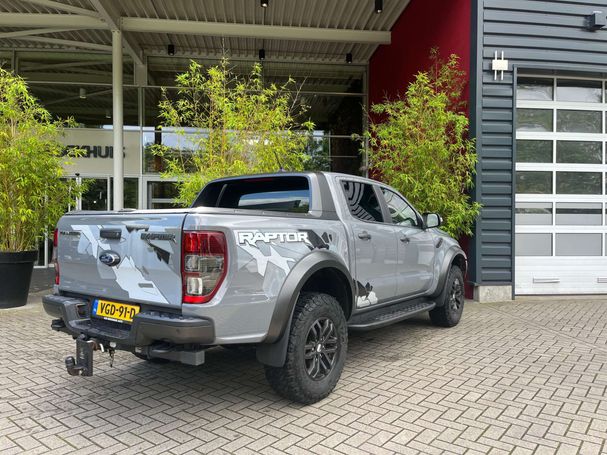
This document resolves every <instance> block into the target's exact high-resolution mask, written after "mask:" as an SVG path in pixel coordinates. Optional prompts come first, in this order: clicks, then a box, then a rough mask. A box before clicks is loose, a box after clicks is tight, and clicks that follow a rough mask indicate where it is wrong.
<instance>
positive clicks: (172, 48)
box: [167, 44, 175, 55]
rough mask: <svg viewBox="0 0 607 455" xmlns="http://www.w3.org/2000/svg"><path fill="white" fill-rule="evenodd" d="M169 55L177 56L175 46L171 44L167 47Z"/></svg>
mask: <svg viewBox="0 0 607 455" xmlns="http://www.w3.org/2000/svg"><path fill="white" fill-rule="evenodd" d="M167 54H169V55H175V45H174V44H169V45H168V46H167Z"/></svg>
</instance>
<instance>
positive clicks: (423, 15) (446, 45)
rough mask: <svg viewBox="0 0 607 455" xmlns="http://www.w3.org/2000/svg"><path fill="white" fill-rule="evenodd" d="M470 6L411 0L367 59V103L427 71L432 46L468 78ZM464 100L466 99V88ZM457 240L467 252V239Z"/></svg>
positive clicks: (448, 0) (462, 0) (466, 0)
mask: <svg viewBox="0 0 607 455" xmlns="http://www.w3.org/2000/svg"><path fill="white" fill-rule="evenodd" d="M389 1H390V0H389ZM391 1H402V0H391ZM471 4H472V0H411V1H410V3H409V5H407V7H406V8H405V11H404V12H403V14H402V15H401V17H400V18H399V19H398V20H397V21H396V24H394V27H393V28H392V43H391V44H388V45H383V46H380V47H379V48H378V49H377V51H375V54H373V57H371V61H370V62H369V103H370V104H373V103H379V102H381V101H383V100H384V98H385V97H386V96H387V97H388V98H391V99H392V98H395V97H396V96H397V95H398V94H402V93H404V92H405V90H406V88H407V85H408V84H409V82H411V81H412V80H413V79H414V77H415V74H417V73H418V72H420V71H425V70H427V69H428V68H429V66H430V59H429V55H430V49H432V48H433V47H438V48H439V51H440V55H441V57H443V58H447V57H448V56H449V55H450V54H457V55H458V56H459V57H460V67H461V69H462V70H465V71H466V73H467V74H468V77H469V74H470V37H471V35H472V24H471V14H472V11H471V7H472V6H471ZM464 98H465V99H466V100H468V99H469V93H468V85H467V86H466V88H465V92H464ZM459 240H460V243H461V245H462V247H463V248H464V250H465V251H468V247H469V239H468V238H467V237H463V238H461V239H459ZM472 291H473V288H472V286H471V284H470V283H466V297H468V298H471V297H472Z"/></svg>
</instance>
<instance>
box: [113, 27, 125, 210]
mask: <svg viewBox="0 0 607 455" xmlns="http://www.w3.org/2000/svg"><path fill="white" fill-rule="evenodd" d="M112 104H113V107H114V115H113V118H112V120H113V122H112V124H113V131H114V194H113V197H112V199H113V202H114V210H121V209H122V208H123V207H124V155H123V149H124V146H123V102H122V32H121V31H120V30H112Z"/></svg>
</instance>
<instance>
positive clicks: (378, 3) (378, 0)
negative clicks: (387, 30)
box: [375, 0, 384, 14]
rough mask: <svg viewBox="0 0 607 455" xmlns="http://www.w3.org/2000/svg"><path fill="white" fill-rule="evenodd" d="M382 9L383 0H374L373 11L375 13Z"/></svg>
mask: <svg viewBox="0 0 607 455" xmlns="http://www.w3.org/2000/svg"><path fill="white" fill-rule="evenodd" d="M383 10H384V0H375V12H376V13H377V14H379V13H381V12H382V11H383Z"/></svg>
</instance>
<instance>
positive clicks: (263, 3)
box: [259, 0, 270, 8]
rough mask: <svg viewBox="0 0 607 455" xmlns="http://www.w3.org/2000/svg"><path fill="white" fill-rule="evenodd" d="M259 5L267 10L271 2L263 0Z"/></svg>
mask: <svg viewBox="0 0 607 455" xmlns="http://www.w3.org/2000/svg"><path fill="white" fill-rule="evenodd" d="M259 4H260V5H261V7H262V8H267V7H268V5H269V4H270V0H261V1H260V2H259Z"/></svg>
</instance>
